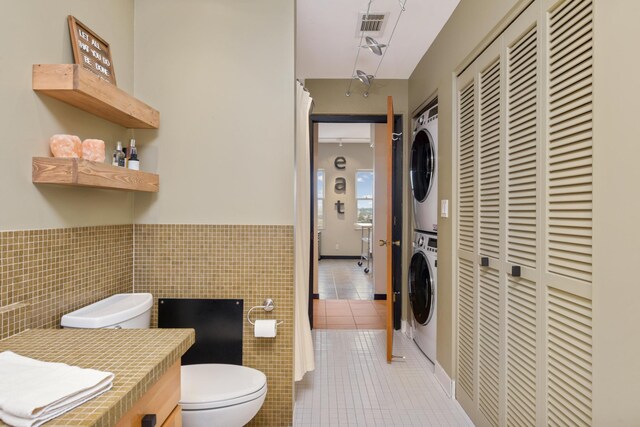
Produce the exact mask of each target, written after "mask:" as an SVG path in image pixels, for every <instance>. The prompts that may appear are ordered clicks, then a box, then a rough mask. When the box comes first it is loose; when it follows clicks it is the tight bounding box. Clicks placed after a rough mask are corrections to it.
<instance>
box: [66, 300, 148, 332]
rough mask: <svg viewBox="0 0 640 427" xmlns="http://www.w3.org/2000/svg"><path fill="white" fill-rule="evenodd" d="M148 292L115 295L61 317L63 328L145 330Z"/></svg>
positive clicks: (146, 326)
mask: <svg viewBox="0 0 640 427" xmlns="http://www.w3.org/2000/svg"><path fill="white" fill-rule="evenodd" d="M152 306H153V297H152V296H151V294H147V293H139V294H116V295H112V296H110V297H109V298H106V299H103V300H101V301H98V302H96V303H93V304H91V305H88V306H86V307H82V308H81V309H78V310H76V311H74V312H71V313H68V314H65V315H64V316H62V320H61V322H60V324H61V325H62V327H63V328H76V329H103V328H106V329H114V328H116V329H146V328H149V326H150V325H151V307H152Z"/></svg>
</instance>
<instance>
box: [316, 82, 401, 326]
mask: <svg viewBox="0 0 640 427" xmlns="http://www.w3.org/2000/svg"><path fill="white" fill-rule="evenodd" d="M305 86H306V88H307V89H308V90H309V92H310V93H311V97H312V98H313V100H314V108H313V114H355V115H358V114H359V115H362V114H376V115H386V114H387V97H388V96H393V106H394V111H395V113H396V114H402V121H403V126H404V130H403V133H404V138H403V142H404V149H403V157H404V160H403V161H404V167H403V179H402V181H403V188H404V193H403V195H402V200H403V203H402V212H403V215H402V217H403V224H402V228H403V233H402V235H403V244H402V251H403V252H402V278H403V279H402V287H403V288H402V289H403V290H402V292H403V294H404V295H407V283H406V277H407V269H408V263H409V257H410V256H411V239H412V237H411V233H412V229H411V227H412V225H411V216H410V215H411V190H410V188H409V172H408V171H409V169H408V166H407V165H408V161H409V147H410V146H411V134H410V132H409V124H410V123H409V122H410V121H411V116H410V115H409V106H408V95H409V92H408V81H407V80H375V81H374V82H373V84H372V85H371V88H370V90H369V96H368V97H367V98H365V97H363V96H362V93H363V92H364V90H363V86H362V84H361V83H359V82H357V81H354V82H353V85H352V87H351V96H349V97H347V96H345V92H346V91H347V87H348V86H349V80H340V79H307V80H306V81H305ZM406 317H407V302H406V300H404V301H403V302H402V318H403V319H406Z"/></svg>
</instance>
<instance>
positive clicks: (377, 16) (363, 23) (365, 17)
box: [356, 12, 389, 37]
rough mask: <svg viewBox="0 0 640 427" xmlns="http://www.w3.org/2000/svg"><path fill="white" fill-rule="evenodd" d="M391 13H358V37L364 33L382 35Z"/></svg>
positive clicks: (374, 35) (366, 34)
mask: <svg viewBox="0 0 640 427" xmlns="http://www.w3.org/2000/svg"><path fill="white" fill-rule="evenodd" d="M388 17H389V13H388V12H387V13H375V12H373V13H369V14H367V13H366V12H361V13H359V14H358V26H357V27H356V37H360V36H362V35H363V34H364V35H365V36H371V37H380V36H382V33H384V28H385V26H386V25H387V18H388Z"/></svg>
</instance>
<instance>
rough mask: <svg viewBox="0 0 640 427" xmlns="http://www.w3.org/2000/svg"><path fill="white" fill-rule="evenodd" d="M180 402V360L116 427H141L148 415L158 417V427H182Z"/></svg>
mask: <svg viewBox="0 0 640 427" xmlns="http://www.w3.org/2000/svg"><path fill="white" fill-rule="evenodd" d="M179 400H180V360H178V361H177V362H176V363H174V364H173V366H171V368H169V369H168V370H167V372H165V373H164V375H163V376H162V377H160V379H159V380H158V381H157V382H156V383H155V384H154V385H153V386H152V387H151V388H150V389H149V390H148V391H147V392H146V393H145V394H144V395H143V396H142V397H141V398H140V399H139V400H138V401H137V402H136V403H135V404H134V405H133V407H132V408H131V409H130V410H129V411H128V412H127V413H126V414H124V416H123V417H122V418H120V421H119V422H118V424H116V427H141V426H142V418H143V417H144V416H145V415H147V414H155V415H156V424H155V425H156V427H182V413H181V409H180V406H179V405H178V402H179Z"/></svg>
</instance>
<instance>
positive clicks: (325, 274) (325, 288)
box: [318, 259, 374, 300]
mask: <svg viewBox="0 0 640 427" xmlns="http://www.w3.org/2000/svg"><path fill="white" fill-rule="evenodd" d="M318 294H319V295H320V299H321V300H325V299H326V300H330V299H349V300H356V299H357V300H372V299H373V294H374V288H373V272H370V273H365V272H364V270H363V267H358V260H356V259H322V260H320V261H319V262H318Z"/></svg>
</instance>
